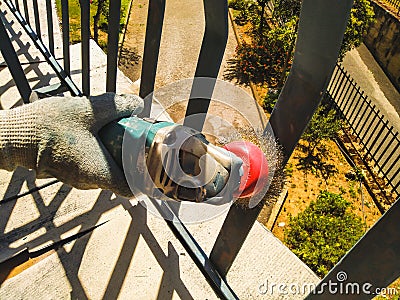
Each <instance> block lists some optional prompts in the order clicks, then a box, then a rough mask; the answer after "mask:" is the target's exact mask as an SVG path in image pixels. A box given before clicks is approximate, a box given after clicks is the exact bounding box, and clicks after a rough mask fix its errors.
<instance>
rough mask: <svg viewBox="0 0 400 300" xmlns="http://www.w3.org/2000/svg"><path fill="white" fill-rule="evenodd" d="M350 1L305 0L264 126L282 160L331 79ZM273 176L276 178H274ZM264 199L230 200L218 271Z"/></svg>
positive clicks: (216, 252) (217, 251) (216, 255)
mask: <svg viewBox="0 0 400 300" xmlns="http://www.w3.org/2000/svg"><path fill="white" fill-rule="evenodd" d="M352 3H353V1H351V0H347V1H337V2H335V5H331V4H332V2H331V0H303V1H302V5H301V12H300V21H299V29H298V36H297V41H296V47H295V55H294V60H293V65H292V68H291V71H290V74H289V77H288V79H287V80H286V83H285V86H284V88H283V90H282V92H281V94H280V95H279V99H278V102H277V103H276V105H275V107H274V110H273V111H272V114H271V117H270V123H269V124H268V125H267V128H266V131H268V130H271V128H272V129H273V132H274V134H275V136H276V138H277V139H278V142H279V143H280V144H281V145H282V147H283V154H284V157H285V162H284V163H286V161H287V160H288V159H289V157H290V155H291V154H292V152H293V150H294V148H295V146H296V144H297V142H298V140H299V139H300V137H301V135H302V133H303V131H304V130H305V128H306V127H307V124H308V122H309V120H310V119H311V117H312V114H313V113H314V111H315V109H316V108H317V106H318V104H319V102H320V100H321V97H322V95H323V92H324V91H325V90H326V87H327V85H328V83H329V81H330V78H331V76H332V73H333V69H334V67H335V63H336V60H337V57H338V53H339V49H340V45H341V42H342V39H343V34H344V31H345V28H346V25H347V20H348V17H349V14H350V9H351V6H352ZM273 180H276V178H274V179H273ZM261 208H262V205H258V206H256V207H254V208H252V209H249V208H242V207H240V206H238V205H233V206H232V207H231V209H230V210H229V212H228V216H227V217H226V219H225V222H224V224H223V225H222V229H221V231H220V233H219V235H218V237H217V240H216V242H215V245H214V247H213V249H212V251H211V255H210V259H211V261H212V262H213V263H214V264H215V265H216V267H217V269H218V270H219V272H220V273H221V274H223V275H225V274H227V272H228V270H229V268H230V267H231V265H232V263H233V261H234V259H235V258H236V256H237V254H238V253H239V250H240V248H241V247H242V245H243V243H244V240H245V239H246V237H247V235H248V233H249V231H250V229H251V227H252V226H253V224H254V222H255V221H256V219H257V216H258V214H259V212H260V211H261Z"/></svg>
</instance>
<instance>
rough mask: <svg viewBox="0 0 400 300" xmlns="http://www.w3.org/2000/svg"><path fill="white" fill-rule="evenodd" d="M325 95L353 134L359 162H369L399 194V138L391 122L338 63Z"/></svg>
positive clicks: (398, 194)
mask: <svg viewBox="0 0 400 300" xmlns="http://www.w3.org/2000/svg"><path fill="white" fill-rule="evenodd" d="M327 92H328V96H329V98H330V100H331V101H333V104H334V106H335V108H336V110H337V111H338V113H339V114H340V116H341V117H342V118H343V119H344V120H345V122H346V124H347V125H348V126H349V128H350V129H351V132H352V133H353V134H354V135H355V136H356V137H357V139H358V141H359V144H360V146H361V150H362V153H364V154H363V157H362V159H363V161H365V162H367V161H371V162H372V163H373V165H374V168H375V169H376V170H377V171H378V175H380V176H382V177H383V178H384V179H385V181H386V182H387V183H388V184H389V185H390V187H391V191H390V193H394V194H395V195H396V198H397V197H399V196H400V137H399V133H398V131H397V130H396V129H394V128H393V125H390V123H389V121H388V120H387V119H386V118H385V116H384V115H383V114H382V113H381V111H380V110H379V109H378V108H377V107H376V105H375V104H373V103H372V101H371V100H370V99H369V98H368V96H367V95H365V94H364V91H362V90H361V88H360V87H359V86H358V85H357V83H356V82H355V81H354V80H353V79H352V78H351V76H350V75H349V74H348V73H347V71H346V70H345V69H344V68H343V66H342V65H340V64H338V65H336V68H335V71H334V74H333V76H332V79H331V81H330V83H329V86H328V89H327Z"/></svg>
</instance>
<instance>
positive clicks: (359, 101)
mask: <svg viewBox="0 0 400 300" xmlns="http://www.w3.org/2000/svg"><path fill="white" fill-rule="evenodd" d="M363 93H364V91H361V93H358V97H357V99H356V100H355V101H354V102H352V104H354V105H353V106H352V108H353V109H352V111H351V113H350V116H349V117H348V119H349V121H351V122H352V123H354V120H355V118H356V116H357V113H356V114H355V115H354V113H355V111H356V110H357V109H358V107H359V106H362V105H363V103H364V102H365V100H364V98H363ZM353 115H354V118H353Z"/></svg>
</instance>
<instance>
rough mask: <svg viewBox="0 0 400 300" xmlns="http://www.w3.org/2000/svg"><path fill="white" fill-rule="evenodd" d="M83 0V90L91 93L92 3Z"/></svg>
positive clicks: (88, 93)
mask: <svg viewBox="0 0 400 300" xmlns="http://www.w3.org/2000/svg"><path fill="white" fill-rule="evenodd" d="M80 1H81V37H82V43H81V51H82V56H81V57H82V92H83V94H84V95H85V96H89V95H90V50H89V38H90V9H89V8H90V7H89V6H90V3H89V0H80Z"/></svg>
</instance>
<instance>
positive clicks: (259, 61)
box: [226, 0, 374, 89]
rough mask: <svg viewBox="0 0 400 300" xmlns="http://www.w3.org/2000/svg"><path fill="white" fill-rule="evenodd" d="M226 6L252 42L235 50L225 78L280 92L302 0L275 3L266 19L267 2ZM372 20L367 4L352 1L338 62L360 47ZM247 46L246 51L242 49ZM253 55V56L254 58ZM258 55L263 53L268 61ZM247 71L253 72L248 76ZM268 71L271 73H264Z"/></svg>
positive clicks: (248, 0) (237, 1)
mask: <svg viewBox="0 0 400 300" xmlns="http://www.w3.org/2000/svg"><path fill="white" fill-rule="evenodd" d="M229 5H230V7H231V8H232V9H234V10H236V13H235V22H236V23H237V24H238V25H245V24H249V26H248V28H249V29H248V30H247V34H248V35H249V36H250V37H251V38H252V42H251V43H245V44H243V45H241V46H239V47H238V49H237V52H236V55H235V57H234V58H233V59H232V60H231V61H230V62H229V68H228V71H227V75H226V79H228V80H232V79H236V80H237V82H238V83H242V84H249V81H252V82H253V83H255V84H259V85H266V86H267V87H272V88H278V89H281V88H282V86H283V84H284V82H285V79H286V76H287V74H288V70H290V67H291V62H292V59H293V54H294V53H293V50H294V45H295V40H296V36H297V26H298V21H299V15H300V7H301V0H294V1H291V0H281V1H277V2H276V5H275V7H274V8H273V13H272V15H271V16H270V17H271V18H269V19H267V18H266V17H265V14H266V13H265V11H266V10H265V8H266V5H267V1H266V0H262V1H261V0H258V1H257V0H231V1H230V2H229ZM373 21H374V13H373V9H372V7H371V6H370V4H369V1H368V0H355V1H354V5H353V8H352V10H351V15H350V19H349V23H348V26H347V29H346V32H345V35H344V39H343V43H342V47H341V50H340V53H339V59H342V58H343V57H344V54H345V53H346V52H347V51H349V50H351V49H352V48H354V47H357V46H359V45H360V44H361V42H362V39H363V36H364V34H365V33H366V31H367V29H368V27H369V26H370V24H371V23H372V22H373ZM246 47H247V48H249V49H244V48H246ZM262 47H264V48H262ZM262 51H264V53H263V52H262ZM247 52H249V53H247ZM255 52H256V55H253V53H255ZM261 54H263V55H264V54H265V55H266V56H267V59H265V58H264V56H263V55H261ZM249 57H250V58H251V59H250V60H249V61H248V62H247V65H246V68H244V62H242V60H243V59H248V58H249ZM266 60H267V61H266ZM266 62H267V64H266ZM268 64H270V65H268ZM249 70H251V72H254V73H252V74H250V71H249ZM271 70H272V71H273V74H271V75H269V74H266V73H268V72H270V71H271ZM279 72H280V74H279V75H277V73H279ZM243 73H244V74H243ZM253 80H254V81H253Z"/></svg>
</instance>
